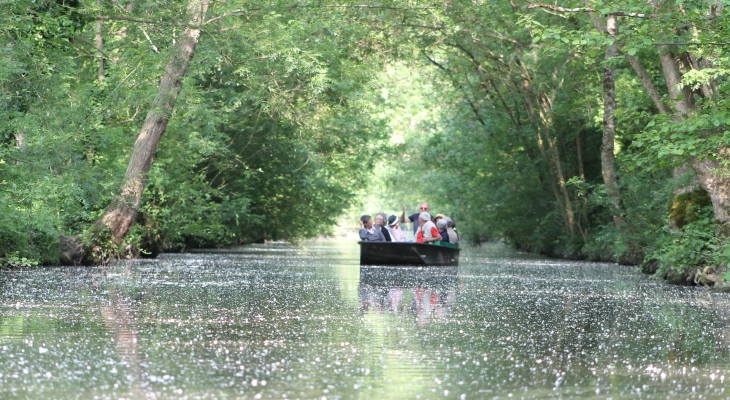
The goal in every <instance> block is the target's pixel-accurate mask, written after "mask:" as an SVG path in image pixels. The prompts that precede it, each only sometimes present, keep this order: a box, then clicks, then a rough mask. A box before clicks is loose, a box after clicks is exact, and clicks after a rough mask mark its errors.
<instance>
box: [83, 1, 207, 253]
mask: <svg viewBox="0 0 730 400" xmlns="http://www.w3.org/2000/svg"><path fill="white" fill-rule="evenodd" d="M209 4H210V0H189V3H188V15H189V16H190V17H191V18H190V25H192V26H193V27H188V28H186V29H185V30H184V31H183V33H182V34H181V35H180V37H179V38H178V40H177V43H176V45H175V54H173V56H172V57H171V59H170V61H169V62H168V63H167V66H166V67H165V73H164V74H163V76H162V79H160V85H159V87H158V89H157V95H156V96H155V99H154V101H153V102H152V105H151V107H150V111H149V112H148V114H147V117H146V118H145V121H144V124H143V125H142V130H141V132H140V134H139V136H138V137H137V141H136V142H135V143H134V149H133V150H132V156H131V157H130V159H129V164H128V166H127V172H126V174H125V175H124V182H123V183H122V186H121V188H120V194H119V195H117V196H116V197H115V198H114V199H113V200H112V202H111V204H110V205H109V207H107V209H106V211H105V212H104V215H103V216H102V217H101V218H100V219H99V221H97V224H98V225H101V226H105V227H107V228H109V230H110V231H111V235H112V239H113V240H114V241H115V242H120V241H121V240H122V239H124V238H125V237H126V236H127V234H128V233H129V230H130V229H131V227H132V225H133V224H134V219H135V217H136V216H137V211H138V210H139V206H140V203H141V199H142V192H143V191H144V188H145V184H146V182H147V174H148V173H149V171H150V168H151V167H152V163H153V161H154V158H155V153H156V152H157V147H158V145H159V144H160V139H162V135H163V134H164V133H165V130H166V129H167V123H168V121H169V120H170V117H171V115H172V111H173V108H174V106H175V102H176V101H177V97H178V95H179V94H180V89H181V87H182V80H183V78H184V77H185V74H186V73H187V70H188V66H189V64H190V60H192V58H193V54H194V52H195V47H196V46H197V44H198V41H199V39H200V29H199V28H198V27H197V26H199V25H200V24H201V23H202V22H203V21H204V19H205V14H206V12H207V10H208V5H209Z"/></svg>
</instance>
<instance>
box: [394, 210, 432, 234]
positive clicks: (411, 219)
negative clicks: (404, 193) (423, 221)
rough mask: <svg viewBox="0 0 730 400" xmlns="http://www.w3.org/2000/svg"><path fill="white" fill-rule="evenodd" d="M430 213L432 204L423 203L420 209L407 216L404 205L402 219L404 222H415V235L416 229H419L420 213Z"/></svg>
mask: <svg viewBox="0 0 730 400" xmlns="http://www.w3.org/2000/svg"><path fill="white" fill-rule="evenodd" d="M423 212H426V213H430V212H431V205H430V204H428V203H425V202H424V203H421V205H420V206H419V211H418V212H417V213H415V214H411V215H409V216H407V217H406V206H403V213H402V214H401V215H400V220H401V221H402V222H413V235H414V236H415V235H416V231H418V215H419V214H420V213H423Z"/></svg>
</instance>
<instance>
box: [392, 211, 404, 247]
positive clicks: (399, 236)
mask: <svg viewBox="0 0 730 400" xmlns="http://www.w3.org/2000/svg"><path fill="white" fill-rule="evenodd" d="M388 232H390V237H391V238H392V239H393V241H394V242H405V241H406V236H405V235H404V234H403V230H402V229H401V228H400V218H398V217H396V216H395V215H391V216H390V217H388Z"/></svg>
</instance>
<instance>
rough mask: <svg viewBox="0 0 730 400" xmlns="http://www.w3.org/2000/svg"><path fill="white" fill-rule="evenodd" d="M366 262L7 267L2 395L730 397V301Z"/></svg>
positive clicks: (618, 278)
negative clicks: (375, 264) (25, 268)
mask: <svg viewBox="0 0 730 400" xmlns="http://www.w3.org/2000/svg"><path fill="white" fill-rule="evenodd" d="M358 256H359V253H358V247H357V245H356V244H353V243H334V242H315V243H308V244H306V245H305V246H303V247H294V246H289V245H284V244H266V245H255V246H245V247H241V248H238V249H235V250H234V251H231V252H209V253H196V254H182V255H180V254H170V255H163V256H161V257H159V258H158V259H156V260H147V261H133V262H120V263H117V264H115V265H113V266H112V267H107V268H67V267H58V268H39V269H27V270H20V271H9V272H8V271H5V272H0V398H32V399H46V398H61V399H65V398H84V399H85V398H101V399H104V398H115V399H116V398H132V399H146V398H149V399H154V398H191V399H195V398H201V399H214V398H243V399H259V398H262V399H286V398H291V399H294V398H302V399H304V398H306V399H314V398H316V399H323V398H327V399H350V398H363V399H376V398H420V399H438V398H445V399H463V398H466V399H485V398H515V399H517V398H551V397H554V398H578V397H581V398H586V397H588V398H614V399H617V398H667V397H670V398H682V399H684V398H728V397H730V391H726V386H728V384H730V351H729V346H728V344H729V343H730V301H729V299H730V297H728V295H726V294H713V293H710V292H708V291H706V290H703V289H694V288H684V287H675V286H670V285H666V284H662V283H660V282H657V281H653V280H651V279H650V278H647V277H645V276H643V275H641V274H640V273H638V272H637V271H636V269H634V268H629V267H622V266H617V265H612V264H596V263H583V262H567V261H559V260H546V259H541V258H537V257H532V256H526V255H520V254H517V253H513V252H511V251H509V250H506V249H504V248H500V247H493V246H489V247H480V248H468V249H465V250H463V251H462V257H461V265H460V266H459V267H447V268H444V267H440V268H432V269H428V268H392V267H391V268H386V267H360V266H359V264H358ZM726 380H728V381H729V382H725V381H726Z"/></svg>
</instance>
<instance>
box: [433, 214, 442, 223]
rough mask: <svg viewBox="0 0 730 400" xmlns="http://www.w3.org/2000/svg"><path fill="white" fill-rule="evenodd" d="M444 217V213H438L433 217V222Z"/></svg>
mask: <svg viewBox="0 0 730 400" xmlns="http://www.w3.org/2000/svg"><path fill="white" fill-rule="evenodd" d="M442 219H444V215H443V214H436V216H435V217H433V223H434V224H435V223H437V222H439V221H440V220H442Z"/></svg>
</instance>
